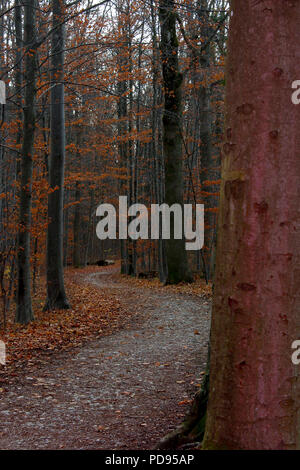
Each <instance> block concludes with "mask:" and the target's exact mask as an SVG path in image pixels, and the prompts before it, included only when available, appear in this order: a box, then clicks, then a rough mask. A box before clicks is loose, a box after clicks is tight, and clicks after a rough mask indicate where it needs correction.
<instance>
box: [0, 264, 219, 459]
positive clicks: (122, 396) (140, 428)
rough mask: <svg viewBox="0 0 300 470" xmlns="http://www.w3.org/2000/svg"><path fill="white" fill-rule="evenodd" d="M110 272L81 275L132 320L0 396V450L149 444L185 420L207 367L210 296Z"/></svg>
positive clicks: (142, 446) (55, 357) (59, 357)
mask: <svg viewBox="0 0 300 470" xmlns="http://www.w3.org/2000/svg"><path fill="white" fill-rule="evenodd" d="M103 274H104V275H103ZM105 274H106V275H105ZM110 274H111V273H108V274H107V273H97V274H89V275H88V276H87V275H85V278H84V281H85V282H89V283H93V284H96V285H97V286H98V287H99V288H105V289H106V290H108V292H109V293H111V294H112V295H116V292H118V296H119V298H120V299H121V301H122V302H123V303H124V305H125V307H126V308H127V310H128V309H130V308H131V309H134V312H135V314H136V315H134V317H133V320H132V323H131V325H130V326H129V327H128V328H127V329H126V330H122V331H119V332H117V333H115V334H113V335H112V336H109V337H104V338H102V339H98V340H94V341H91V342H90V343H88V344H87V345H85V346H84V347H82V348H81V349H79V350H78V349H77V350H75V351H69V352H64V353H59V354H56V355H53V356H52V357H51V359H50V360H49V363H48V364H47V365H45V366H39V367H38V368H37V369H36V370H35V373H34V375H33V374H32V372H31V375H26V374H25V375H24V377H23V378H22V380H19V381H17V382H16V383H14V384H12V385H11V386H10V388H9V390H8V391H7V392H6V393H5V394H1V396H0V398H1V400H0V448H1V449H111V450H117V449H119V450H120V449H131V450H132V449H153V447H154V446H155V444H156V443H157V442H158V441H159V439H160V438H162V437H163V436H164V435H165V434H166V433H168V432H169V431H171V430H172V429H174V427H176V425H177V424H179V422H180V421H182V418H183V416H184V415H185V413H186V411H187V409H188V402H189V400H190V399H191V398H192V396H193V395H194V394H195V392H196V390H197V389H198V386H199V383H200V381H201V378H202V375H201V371H203V370H204V368H205V361H206V354H207V342H208V334H209V317H210V302H209V301H207V300H205V299H201V298H198V297H196V296H188V295H186V294H180V293H175V292H171V291H168V292H167V291H166V290H162V289H152V288H146V287H143V288H138V287H132V286H130V285H128V283H126V282H124V281H123V280H122V279H121V278H116V276H111V275H110Z"/></svg>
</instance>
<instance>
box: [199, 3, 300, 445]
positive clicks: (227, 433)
mask: <svg viewBox="0 0 300 470" xmlns="http://www.w3.org/2000/svg"><path fill="white" fill-rule="evenodd" d="M271 4H272V5H271ZM270 5H271V6H272V8H266V5H265V2H253V1H251V0H244V1H242V2H241V1H240V0H233V2H232V10H233V12H234V13H233V16H232V19H231V27H230V37H229V58H228V68H227V105H226V136H227V137H226V143H225V144H224V148H223V151H224V160H223V165H222V188H221V212H220V218H219V233H218V248H217V270H216V278H215V295H214V306H213V320H212V340H211V362H210V374H211V376H210V395H209V403H208V415H207V425H206V433H205V438H204V446H203V447H204V448H205V449H253V450H255V449H300V427H299V417H300V416H299V400H300V397H299V391H300V385H299V367H298V368H297V367H296V366H294V365H293V364H292V361H291V351H292V350H291V345H292V343H293V341H294V340H295V339H297V335H298V334H299V321H300V291H299V282H300V278H299V273H300V270H299V266H300V250H299V218H300V204H299V202H300V201H299V188H300V159H299V152H300V134H299V126H300V107H297V106H295V105H293V104H292V102H291V84H292V82H293V80H295V79H297V78H299V44H300V8H299V3H298V2H296V1H290V2H288V1H284V0H278V1H276V2H270Z"/></svg>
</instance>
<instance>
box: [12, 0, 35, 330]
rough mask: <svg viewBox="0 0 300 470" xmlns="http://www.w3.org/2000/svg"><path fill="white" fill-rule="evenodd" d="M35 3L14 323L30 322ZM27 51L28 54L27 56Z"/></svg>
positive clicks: (28, 13) (28, 43)
mask: <svg viewBox="0 0 300 470" xmlns="http://www.w3.org/2000/svg"><path fill="white" fill-rule="evenodd" d="M35 8H36V0H28V2H27V3H26V5H25V6H24V13H25V17H24V31H25V34H24V43H25V47H26V54H25V103H24V104H25V105H24V122H23V143H22V163H21V190H20V215H19V233H18V289H17V311H16V318H15V320H16V322H17V323H23V324H26V323H29V322H30V321H31V320H33V312H32V303H31V286H30V284H31V283H30V227H31V190H32V170H33V151H34V148H33V141H34V131H35V96H36V65H37V64H36V44H35V41H36V25H35V21H36V13H35V11H36V10H35ZM29 51H30V52H29Z"/></svg>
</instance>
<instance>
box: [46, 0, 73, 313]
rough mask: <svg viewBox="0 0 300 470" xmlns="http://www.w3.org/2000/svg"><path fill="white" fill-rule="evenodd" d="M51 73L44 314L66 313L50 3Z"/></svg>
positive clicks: (57, 78)
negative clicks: (48, 311) (47, 311)
mask: <svg viewBox="0 0 300 470" xmlns="http://www.w3.org/2000/svg"><path fill="white" fill-rule="evenodd" d="M52 13H53V20H52V25H53V33H52V69H51V82H52V88H51V116H50V120H51V124H50V128H51V137H50V139H51V156H50V168H49V181H50V187H51V189H52V191H51V193H50V194H49V197H48V217H49V224H48V233H47V301H46V305H45V310H52V309H67V308H69V307H70V306H69V303H68V300H67V296H66V293H65V287H64V271H63V204H64V166H65V115H64V84H63V80H64V47H65V46H64V44H65V38H64V36H65V32H64V25H63V24H61V21H62V17H63V14H64V4H63V0H52Z"/></svg>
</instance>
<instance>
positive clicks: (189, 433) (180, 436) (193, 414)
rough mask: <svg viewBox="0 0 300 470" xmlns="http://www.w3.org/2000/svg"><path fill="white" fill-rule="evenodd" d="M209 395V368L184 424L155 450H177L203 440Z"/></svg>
mask: <svg viewBox="0 0 300 470" xmlns="http://www.w3.org/2000/svg"><path fill="white" fill-rule="evenodd" d="M208 393H209V366H208V367H207V370H206V372H205V376H204V380H203V384H202V387H201V390H200V391H199V392H198V393H197V394H196V396H195V398H194V401H193V403H192V406H191V409H190V411H189V413H188V415H187V416H186V418H185V420H184V422H183V423H182V424H181V425H180V426H179V427H178V428H177V429H175V431H172V432H171V433H170V434H168V435H167V436H165V437H164V438H163V439H162V440H161V441H160V442H159V443H158V445H157V446H156V449H157V450H170V449H178V448H179V447H182V446H186V445H187V444H191V443H195V442H197V443H199V442H201V441H202V440H203V437H204V431H205V423H206V411H207V402H208Z"/></svg>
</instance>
